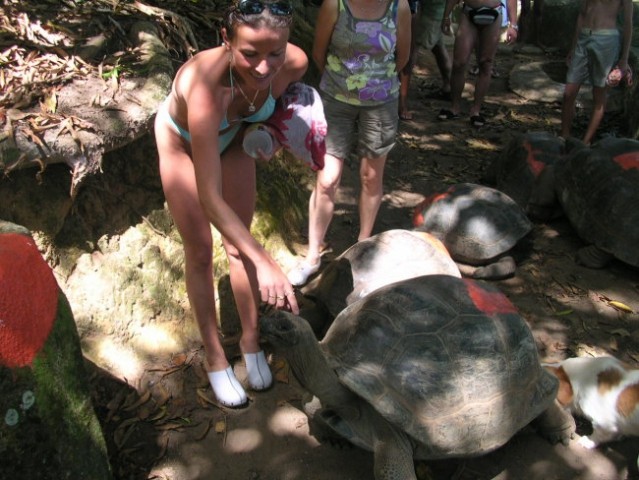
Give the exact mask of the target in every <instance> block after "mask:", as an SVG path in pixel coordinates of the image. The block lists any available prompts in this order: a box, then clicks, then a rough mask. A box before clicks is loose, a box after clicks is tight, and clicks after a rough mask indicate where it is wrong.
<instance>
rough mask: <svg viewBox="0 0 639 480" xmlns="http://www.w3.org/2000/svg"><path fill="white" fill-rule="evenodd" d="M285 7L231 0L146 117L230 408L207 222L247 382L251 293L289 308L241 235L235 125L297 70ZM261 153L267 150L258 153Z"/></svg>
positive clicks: (283, 289)
mask: <svg viewBox="0 0 639 480" xmlns="http://www.w3.org/2000/svg"><path fill="white" fill-rule="evenodd" d="M292 11H293V8H292V5H291V3H289V1H275V2H272V3H269V2H265V1H261V0H239V2H237V1H236V2H234V4H233V5H232V6H231V7H230V8H229V9H228V10H227V12H226V13H225V16H224V27H223V28H222V38H223V40H224V44H223V45H222V46H220V47H215V48H211V49H208V50H205V51H202V52H200V53H198V54H197V55H195V56H194V57H193V58H192V59H190V60H189V61H188V62H186V63H185V64H184V65H183V66H182V67H181V68H180V69H179V71H178V72H177V74H176V76H175V79H174V81H173V87H172V90H171V93H170V94H169V96H168V97H167V99H166V101H165V102H164V104H163V105H162V107H161V108H160V110H159V112H158V115H157V118H156V121H155V137H156V143H157V147H158V151H159V155H160V176H161V178H162V186H163V189H164V194H165V196H166V200H167V203H168V206H169V210H170V211H171V214H172V216H173V219H174V220H175V223H176V225H177V228H178V231H179V232H180V235H181V237H182V241H183V244H184V254H185V270H186V272H185V278H186V288H187V293H188V296H189V301H190V303H191V307H192V309H193V313H194V315H195V318H196V320H197V323H198V327H199V330H200V334H201V336H202V342H203V344H204V351H205V355H206V362H207V364H208V365H207V371H208V377H209V380H210V382H211V386H212V388H213V392H214V393H215V396H216V397H217V399H218V401H219V402H220V403H222V404H223V405H226V406H230V407H236V406H242V405H244V404H246V402H247V396H246V392H245V391H244V389H243V388H242V386H241V385H240V383H239V382H238V381H237V379H236V378H235V375H234V373H233V369H232V368H231V366H230V365H229V362H228V360H227V358H226V356H225V353H224V350H223V348H222V343H221V341H220V337H219V332H218V327H217V318H216V312H215V298H214V285H213V260H212V250H213V240H212V236H211V224H213V226H214V227H215V228H216V229H217V230H218V231H219V232H220V233H221V234H222V237H223V239H222V242H223V245H224V248H225V251H226V255H227V256H228V259H229V270H230V279H231V287H232V290H233V295H234V297H235V304H236V306H237V309H238V313H239V317H240V321H241V324H242V336H241V339H240V349H241V351H242V353H243V355H244V359H245V361H246V368H247V372H248V383H249V386H250V387H251V388H252V389H254V390H264V389H266V388H268V387H270V386H271V383H272V375H271V372H270V370H269V367H268V364H267V363H266V359H265V356H264V353H263V352H262V351H261V350H260V348H259V343H258V342H259V331H258V323H257V316H258V305H259V302H260V300H261V301H262V302H266V303H269V304H270V305H273V306H275V307H277V308H287V309H290V310H291V311H293V312H298V310H299V309H298V306H297V303H296V300H295V295H294V293H293V288H292V287H291V284H290V282H289V281H288V279H287V278H286V275H285V274H284V273H283V272H282V270H281V269H280V267H279V266H278V265H277V263H276V262H275V261H274V260H273V259H272V258H271V256H270V255H269V254H268V253H267V252H266V251H265V250H264V248H263V247H262V246H261V245H260V244H259V243H258V242H257V241H256V240H255V238H253V236H252V235H251V233H250V230H249V229H250V225H251V221H252V218H253V213H254V210H255V197H256V175H255V160H254V159H253V158H252V157H250V156H249V155H248V154H247V153H246V152H244V150H243V149H242V133H243V130H244V128H245V126H246V125H247V124H250V123H253V122H261V121H264V120H266V119H267V118H269V117H270V116H271V114H272V113H273V109H274V107H275V99H277V98H278V97H279V96H280V95H281V94H282V93H283V92H284V90H285V89H286V87H287V86H288V85H289V84H290V83H292V82H296V81H298V80H300V79H301V78H302V76H303V75H304V73H305V72H306V69H307V66H308V59H307V57H306V54H305V53H304V52H303V51H302V50H301V49H300V48H298V47H296V46H294V45H292V44H290V43H288V39H289V34H290V25H291V21H292ZM261 157H262V158H263V159H265V158H267V157H266V155H264V152H262V155H261Z"/></svg>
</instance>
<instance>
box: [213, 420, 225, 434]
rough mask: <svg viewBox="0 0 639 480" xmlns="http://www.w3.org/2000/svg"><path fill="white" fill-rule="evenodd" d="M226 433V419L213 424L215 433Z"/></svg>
mask: <svg viewBox="0 0 639 480" xmlns="http://www.w3.org/2000/svg"><path fill="white" fill-rule="evenodd" d="M225 432H226V419H224V420H218V421H217V422H215V433H225Z"/></svg>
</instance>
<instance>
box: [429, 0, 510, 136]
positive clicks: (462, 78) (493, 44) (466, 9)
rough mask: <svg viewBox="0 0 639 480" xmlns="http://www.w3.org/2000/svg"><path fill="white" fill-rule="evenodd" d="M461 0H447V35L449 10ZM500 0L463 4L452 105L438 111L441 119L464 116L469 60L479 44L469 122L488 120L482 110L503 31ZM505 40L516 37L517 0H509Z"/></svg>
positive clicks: (443, 26) (469, 0)
mask: <svg viewBox="0 0 639 480" xmlns="http://www.w3.org/2000/svg"><path fill="white" fill-rule="evenodd" d="M458 1H459V0H447V2H446V9H445V10H444V18H443V19H442V23H441V29H442V32H443V33H445V34H446V35H452V31H451V20H450V14H451V12H452V11H453V7H454V6H455V5H456V4H457V3H458ZM500 5H501V3H500V0H467V1H465V2H464V4H463V6H462V13H461V15H460V18H459V27H458V29H457V33H456V35H455V46H454V47H453V72H452V76H451V82H450V86H451V100H452V101H451V108H450V110H448V109H442V110H441V111H440V112H439V115H438V118H439V119H440V120H453V119H458V118H460V116H461V102H462V93H463V91H464V85H465V83H466V69H467V65H468V61H469V59H470V56H471V54H472V52H473V49H475V48H477V58H478V65H479V72H478V75H477V79H476V81H475V93H474V98H473V103H472V105H471V107H470V111H469V114H470V123H471V125H473V126H475V127H481V126H483V125H485V124H486V119H485V118H484V116H483V115H482V114H481V106H482V104H483V102H484V97H485V96H486V93H488V87H489V86H490V80H491V75H492V70H493V59H494V57H495V53H496V52H497V44H498V42H499V37H500V35H501V23H502V12H501V8H500ZM506 10H507V12H508V22H507V23H506V41H507V42H508V43H513V42H515V41H516V40H517V0H507V4H506Z"/></svg>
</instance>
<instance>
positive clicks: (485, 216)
mask: <svg viewBox="0 0 639 480" xmlns="http://www.w3.org/2000/svg"><path fill="white" fill-rule="evenodd" d="M413 225H414V226H415V228H416V229H418V230H420V231H426V232H429V233H431V234H432V235H434V236H435V237H437V238H438V239H440V240H441V241H442V243H443V244H444V245H445V246H446V248H447V249H448V251H449V252H450V254H451V256H452V257H453V259H455V260H456V261H458V262H463V263H468V264H471V265H482V264H486V263H488V262H489V261H490V260H492V259H494V258H495V257H498V256H499V255H501V254H503V253H505V252H507V251H509V250H510V249H512V248H513V247H514V246H515V245H516V244H517V242H518V241H519V240H520V239H521V238H523V237H524V236H526V235H527V234H528V233H529V232H530V231H531V229H532V224H531V223H530V220H529V219H528V217H527V216H526V213H525V212H524V211H523V209H522V208H521V207H520V206H519V205H517V204H516V203H515V202H514V201H513V200H512V199H511V198H510V197H509V196H508V195H506V194H505V193H502V192H500V191H499V190H496V189H494V188H490V187H486V186H483V185H476V184H473V183H460V184H457V185H453V186H451V187H450V188H449V189H448V190H446V191H443V192H436V193H434V194H432V195H430V196H428V197H427V198H426V199H425V200H424V201H422V202H421V203H420V204H419V205H418V206H417V207H416V208H415V212H414V216H413Z"/></svg>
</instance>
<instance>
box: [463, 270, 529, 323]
mask: <svg viewBox="0 0 639 480" xmlns="http://www.w3.org/2000/svg"><path fill="white" fill-rule="evenodd" d="M464 283H465V284H466V288H467V289H468V295H469V296H470V299H471V300H472V301H473V303H474V304H475V306H476V307H477V308H478V309H479V310H480V311H482V312H484V313H485V314H487V315H493V314H501V313H517V309H516V308H515V306H514V305H513V304H512V303H511V301H510V300H508V297H506V295H504V294H503V293H501V292H490V291H488V290H484V289H483V288H481V287H480V286H479V285H478V284H477V283H476V282H475V281H473V280H469V279H467V278H465V279H464Z"/></svg>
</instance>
